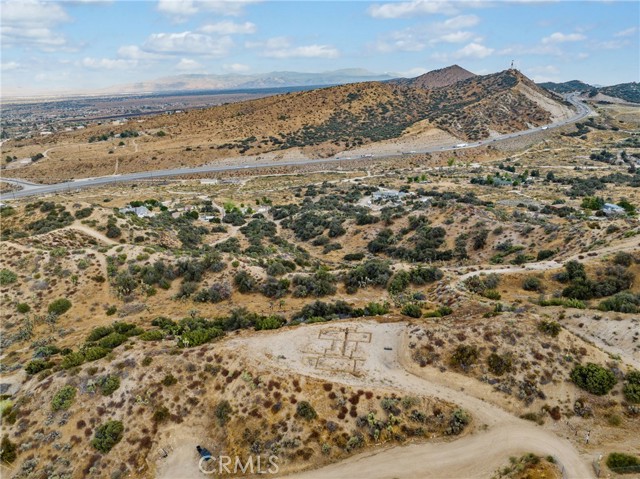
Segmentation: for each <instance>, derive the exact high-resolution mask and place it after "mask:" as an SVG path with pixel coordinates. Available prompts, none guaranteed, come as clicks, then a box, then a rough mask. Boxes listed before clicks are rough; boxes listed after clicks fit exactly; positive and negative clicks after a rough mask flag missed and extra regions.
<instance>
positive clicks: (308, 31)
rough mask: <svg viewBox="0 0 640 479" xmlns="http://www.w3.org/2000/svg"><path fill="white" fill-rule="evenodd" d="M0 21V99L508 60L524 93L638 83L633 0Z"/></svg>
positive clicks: (27, 15) (20, 4)
mask: <svg viewBox="0 0 640 479" xmlns="http://www.w3.org/2000/svg"><path fill="white" fill-rule="evenodd" d="M0 20H1V33H2V47H1V51H2V61H1V64H2V69H1V74H2V77H1V80H2V93H3V95H15V94H32V93H48V92H56V91H77V92H82V91H85V90H91V89H97V88H103V87H108V86H112V85H117V84H125V83H133V82H137V81H144V80H149V79H154V78H159V77H164V76H170V75H176V74H182V73H215V74H251V73H264V72H270V71H282V70H288V71H303V72H320V71H327V70H335V69H340V68H365V69H368V70H370V71H373V72H377V73H382V72H390V73H394V74H400V75H404V76H416V75H419V74H421V73H423V72H426V71H428V70H432V69H436V68H442V67H445V66H448V65H451V64H454V63H456V64H459V65H461V66H462V67H464V68H467V69H468V70H471V71H473V72H474V73H479V74H484V73H491V72H494V71H499V70H504V69H505V68H507V67H508V66H509V64H510V62H511V60H512V59H513V60H515V62H516V66H517V67H518V68H519V69H520V70H522V71H523V72H524V73H525V74H526V75H528V76H530V77H531V78H533V79H535V80H536V81H566V80H572V79H581V80H583V81H586V82H589V83H593V84H603V85H608V84H614V83H622V82H628V81H638V80H639V79H640V78H639V77H640V46H639V44H640V42H639V32H638V26H639V23H640V2H637V1H618V2H616V1H566V0H565V1H548V2H546V1H536V0H514V1H501V0H492V1H488V2H485V1H482V0H458V1H446V0H442V1H432V0H424V1H423V0H411V1H391V2H366V1H296V2H292V1H256V0H236V1H232V2H228V1H227V2H225V1H219V0H208V1H196V0H157V1H120V0H112V1H107V0H104V1H101V0H68V1H48V0H16V1H7V0H0Z"/></svg>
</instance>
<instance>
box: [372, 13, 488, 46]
mask: <svg viewBox="0 0 640 479" xmlns="http://www.w3.org/2000/svg"><path fill="white" fill-rule="evenodd" d="M479 21H480V19H479V18H478V17H477V16H476V15H459V16H457V17H453V18H449V19H447V20H445V21H443V22H434V23H431V24H428V25H415V26H412V27H408V28H405V29H403V30H396V31H393V32H389V33H387V34H386V35H384V36H382V37H381V38H380V39H379V40H378V41H377V43H376V44H375V47H374V48H375V49H376V50H378V51H381V52H393V51H410V52H417V51H422V50H424V49H425V48H427V47H429V46H433V45H436V44H438V43H464V42H468V41H470V40H471V39H472V38H474V36H475V34H474V33H473V32H470V31H467V30H460V29H461V28H467V27H471V26H474V25H477V24H478V22H479ZM477 41H480V40H477Z"/></svg>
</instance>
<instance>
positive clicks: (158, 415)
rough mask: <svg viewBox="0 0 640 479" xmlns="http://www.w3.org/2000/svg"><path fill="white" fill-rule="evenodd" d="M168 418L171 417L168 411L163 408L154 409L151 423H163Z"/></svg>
mask: <svg viewBox="0 0 640 479" xmlns="http://www.w3.org/2000/svg"><path fill="white" fill-rule="evenodd" d="M169 417H171V413H170V412H169V409H167V408H166V407H165V406H160V407H159V408H158V409H156V410H155V411H154V412H153V418H152V419H153V422H156V423H160V422H164V421H166V420H167V419H169Z"/></svg>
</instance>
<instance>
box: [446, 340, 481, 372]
mask: <svg viewBox="0 0 640 479" xmlns="http://www.w3.org/2000/svg"><path fill="white" fill-rule="evenodd" d="M478 356H479V353H478V348H476V347H475V346H473V345H467V344H460V345H458V347H457V348H456V350H455V351H454V352H453V355H452V356H451V360H450V362H451V365H452V366H455V367H459V368H461V369H463V370H465V371H466V370H467V369H468V368H469V367H471V366H472V365H473V364H475V363H476V361H477V360H478Z"/></svg>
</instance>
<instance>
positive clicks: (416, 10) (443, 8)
mask: <svg viewBox="0 0 640 479" xmlns="http://www.w3.org/2000/svg"><path fill="white" fill-rule="evenodd" d="M367 11H368V13H369V15H371V16H372V17H374V18H406V17H415V16H418V15H431V14H434V13H444V14H446V15H453V14H455V13H456V12H457V9H456V8H455V7H454V6H453V3H452V2H448V1H438V0H435V1H433V0H413V1H410V2H392V3H383V4H381V5H372V6H371V7H369V9H368V10H367Z"/></svg>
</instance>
